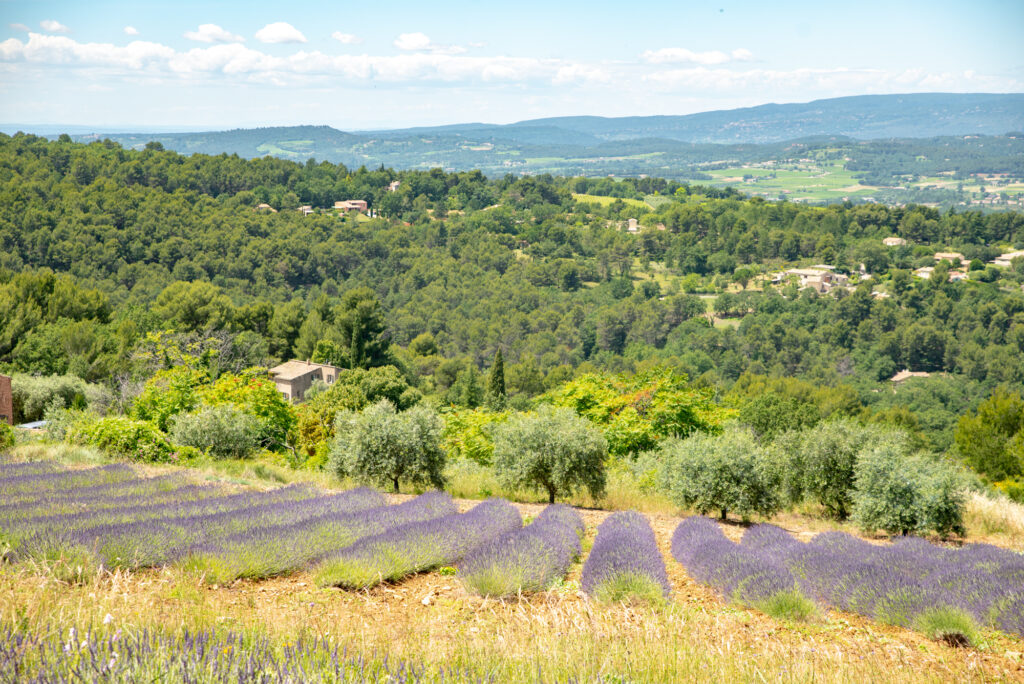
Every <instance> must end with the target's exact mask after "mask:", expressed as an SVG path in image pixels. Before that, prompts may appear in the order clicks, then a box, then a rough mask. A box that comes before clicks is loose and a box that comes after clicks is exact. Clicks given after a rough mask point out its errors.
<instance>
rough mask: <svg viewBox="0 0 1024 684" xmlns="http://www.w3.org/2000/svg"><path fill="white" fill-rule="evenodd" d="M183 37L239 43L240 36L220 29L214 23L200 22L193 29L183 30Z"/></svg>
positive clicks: (202, 40)
mask: <svg viewBox="0 0 1024 684" xmlns="http://www.w3.org/2000/svg"><path fill="white" fill-rule="evenodd" d="M184 35H185V37H186V38H188V39H189V40H194V41H196V42H199V43H241V42H243V41H244V40H245V38H243V37H242V36H239V35H236V34H234V33H231V32H230V31H226V30H224V29H222V28H221V27H220V26H217V25H216V24H200V25H199V28H197V29H196V30H195V31H185V34H184Z"/></svg>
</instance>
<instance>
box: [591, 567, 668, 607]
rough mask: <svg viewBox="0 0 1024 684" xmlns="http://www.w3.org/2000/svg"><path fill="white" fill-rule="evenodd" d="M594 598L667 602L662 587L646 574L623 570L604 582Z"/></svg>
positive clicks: (626, 601) (650, 602)
mask: <svg viewBox="0 0 1024 684" xmlns="http://www.w3.org/2000/svg"><path fill="white" fill-rule="evenodd" d="M594 598H596V599H597V600H598V601H601V602H603V603H618V602H625V603H649V604H660V603H664V602H665V595H664V594H663V593H662V587H661V585H660V584H658V583H657V582H655V581H653V580H652V579H650V578H649V577H645V576H644V575H637V574H633V573H627V572H621V573H617V574H616V575H614V576H613V577H611V578H609V579H607V580H606V581H605V582H603V583H602V584H601V586H600V588H599V589H598V590H597V591H596V592H595V594H594Z"/></svg>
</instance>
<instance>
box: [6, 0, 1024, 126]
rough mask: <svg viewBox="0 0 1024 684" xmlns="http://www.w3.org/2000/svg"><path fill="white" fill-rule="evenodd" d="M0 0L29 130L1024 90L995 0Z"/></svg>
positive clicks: (398, 118) (9, 88) (1005, 15)
mask: <svg viewBox="0 0 1024 684" xmlns="http://www.w3.org/2000/svg"><path fill="white" fill-rule="evenodd" d="M3 7H4V19H5V22H4V24H3V26H2V27H0V89H2V91H3V93H4V95H5V97H4V98H3V99H2V101H0V120H2V121H7V122H28V123H30V124H31V125H33V126H71V125H81V126H85V127H95V128H97V129H100V128H102V129H103V130H125V129H126V128H127V127H132V128H134V129H136V130H138V131H139V132H144V131H153V130H159V131H169V130H171V129H177V130H181V131H188V130H226V129H232V128H252V127H262V126H280V125H297V124H302V123H309V122H314V123H315V124H323V125H329V126H332V127H334V128H338V129H340V130H351V131H370V130H380V129H387V128H404V127H410V126H436V125H446V124H452V123H466V122H476V121H479V122H487V123H498V124H502V123H511V122H514V121H521V120H526V119H535V118H546V117H555V116H574V115H575V116H579V115H593V116H608V117H616V116H631V115H638V116H648V115H682V114H692V113H697V112H704V111H712V110H722V109H736V108H741V107H749V106H756V105H759V104H764V103H769V102H777V103H795V102H808V101H812V100H817V99H825V98H832V97H843V96H854V95H868V94H896V93H918V92H950V93H965V92H972V93H973V92H987V93H1007V92H1022V91H1024V50H1022V49H1021V48H1020V46H1019V43H1018V41H1017V37H1016V32H1015V30H1014V29H1013V28H1012V27H1013V26H1021V25H1024V3H1019V2H1012V1H1008V0H986V1H985V2H979V3H975V4H974V5H972V7H971V10H970V12H965V11H964V10H963V6H962V5H959V4H957V3H951V2H946V3H942V2H939V3H936V2H920V1H915V2H908V3H898V4H894V3H883V2H880V1H872V2H865V3H861V4H858V5H857V6H856V7H852V6H851V7H845V6H844V7H832V6H822V4H821V3H815V2H808V1H803V0H801V1H799V2H797V1H791V2H784V3H775V4H772V5H770V6H769V5H767V4H764V3H756V2H716V3H708V2H697V3H688V4H687V5H685V6H680V5H679V4H678V3H670V2H667V0H658V1H656V2H652V3H648V4H646V5H644V7H643V11H642V12H623V11H622V9H621V7H620V6H617V5H612V4H611V3H594V2H589V3H584V2H578V1H577V2H566V3H558V4H557V5H553V4H551V3H540V2H536V1H534V0H525V1H524V2H520V3H516V4H515V5H514V6H484V7H481V6H478V5H473V4H469V3H463V2H445V3H435V4H431V5H430V6H423V5H421V4H418V3H411V2H406V1H404V0H396V2H393V3H391V4H389V6H388V7H389V9H388V12H387V14H386V15H382V13H381V12H380V11H379V10H377V9H375V8H372V7H366V6H355V7H339V6H337V4H335V3H329V2H323V1H321V2H311V3H303V4H302V5H300V6H288V7H282V6H281V5H280V4H278V3H269V2H265V1H263V2H251V3H244V4H243V3H239V2H225V3H215V4H211V3H199V2H194V1H186V2H180V3H176V4H175V5H174V9H173V12H171V11H169V10H168V9H167V8H166V7H165V6H163V5H159V4H158V5H151V4H144V3H125V2H110V1H105V0H101V1H99V2H95V3H89V4H82V3H73V2H68V1H67V0H58V1H54V2H27V1H24V0H15V1H12V2H5V3H4V5H3ZM69 112H74V116H73V117H71V116H69V114H68V113H69ZM72 120H73V121H74V122H84V123H72Z"/></svg>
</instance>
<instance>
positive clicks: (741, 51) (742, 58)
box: [732, 48, 754, 62]
mask: <svg viewBox="0 0 1024 684" xmlns="http://www.w3.org/2000/svg"><path fill="white" fill-rule="evenodd" d="M732 58H733V59H735V60H736V61H737V62H750V61H752V60H753V59H754V53H753V52H751V51H750V50H747V49H746V48H736V49H735V50H733V51H732Z"/></svg>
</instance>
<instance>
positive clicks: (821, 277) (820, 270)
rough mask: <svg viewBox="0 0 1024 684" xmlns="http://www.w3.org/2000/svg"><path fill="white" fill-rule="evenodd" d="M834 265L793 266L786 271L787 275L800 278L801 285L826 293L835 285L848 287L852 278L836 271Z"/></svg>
mask: <svg viewBox="0 0 1024 684" xmlns="http://www.w3.org/2000/svg"><path fill="white" fill-rule="evenodd" d="M834 268H835V267H834V266H827V265H825V264H819V265H817V266H813V267H811V268H791V269H789V270H787V271H786V273H785V276H786V277H789V276H796V277H797V278H799V279H800V287H801V288H805V287H809V288H811V289H813V290H814V291H815V292H817V293H818V294H825V293H826V292H828V291H829V290H831V289H832V288H834V287H846V286H847V285H849V283H850V278H849V277H848V276H846V275H844V274H842V273H836V272H835V271H834V270H833V269H834Z"/></svg>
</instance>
